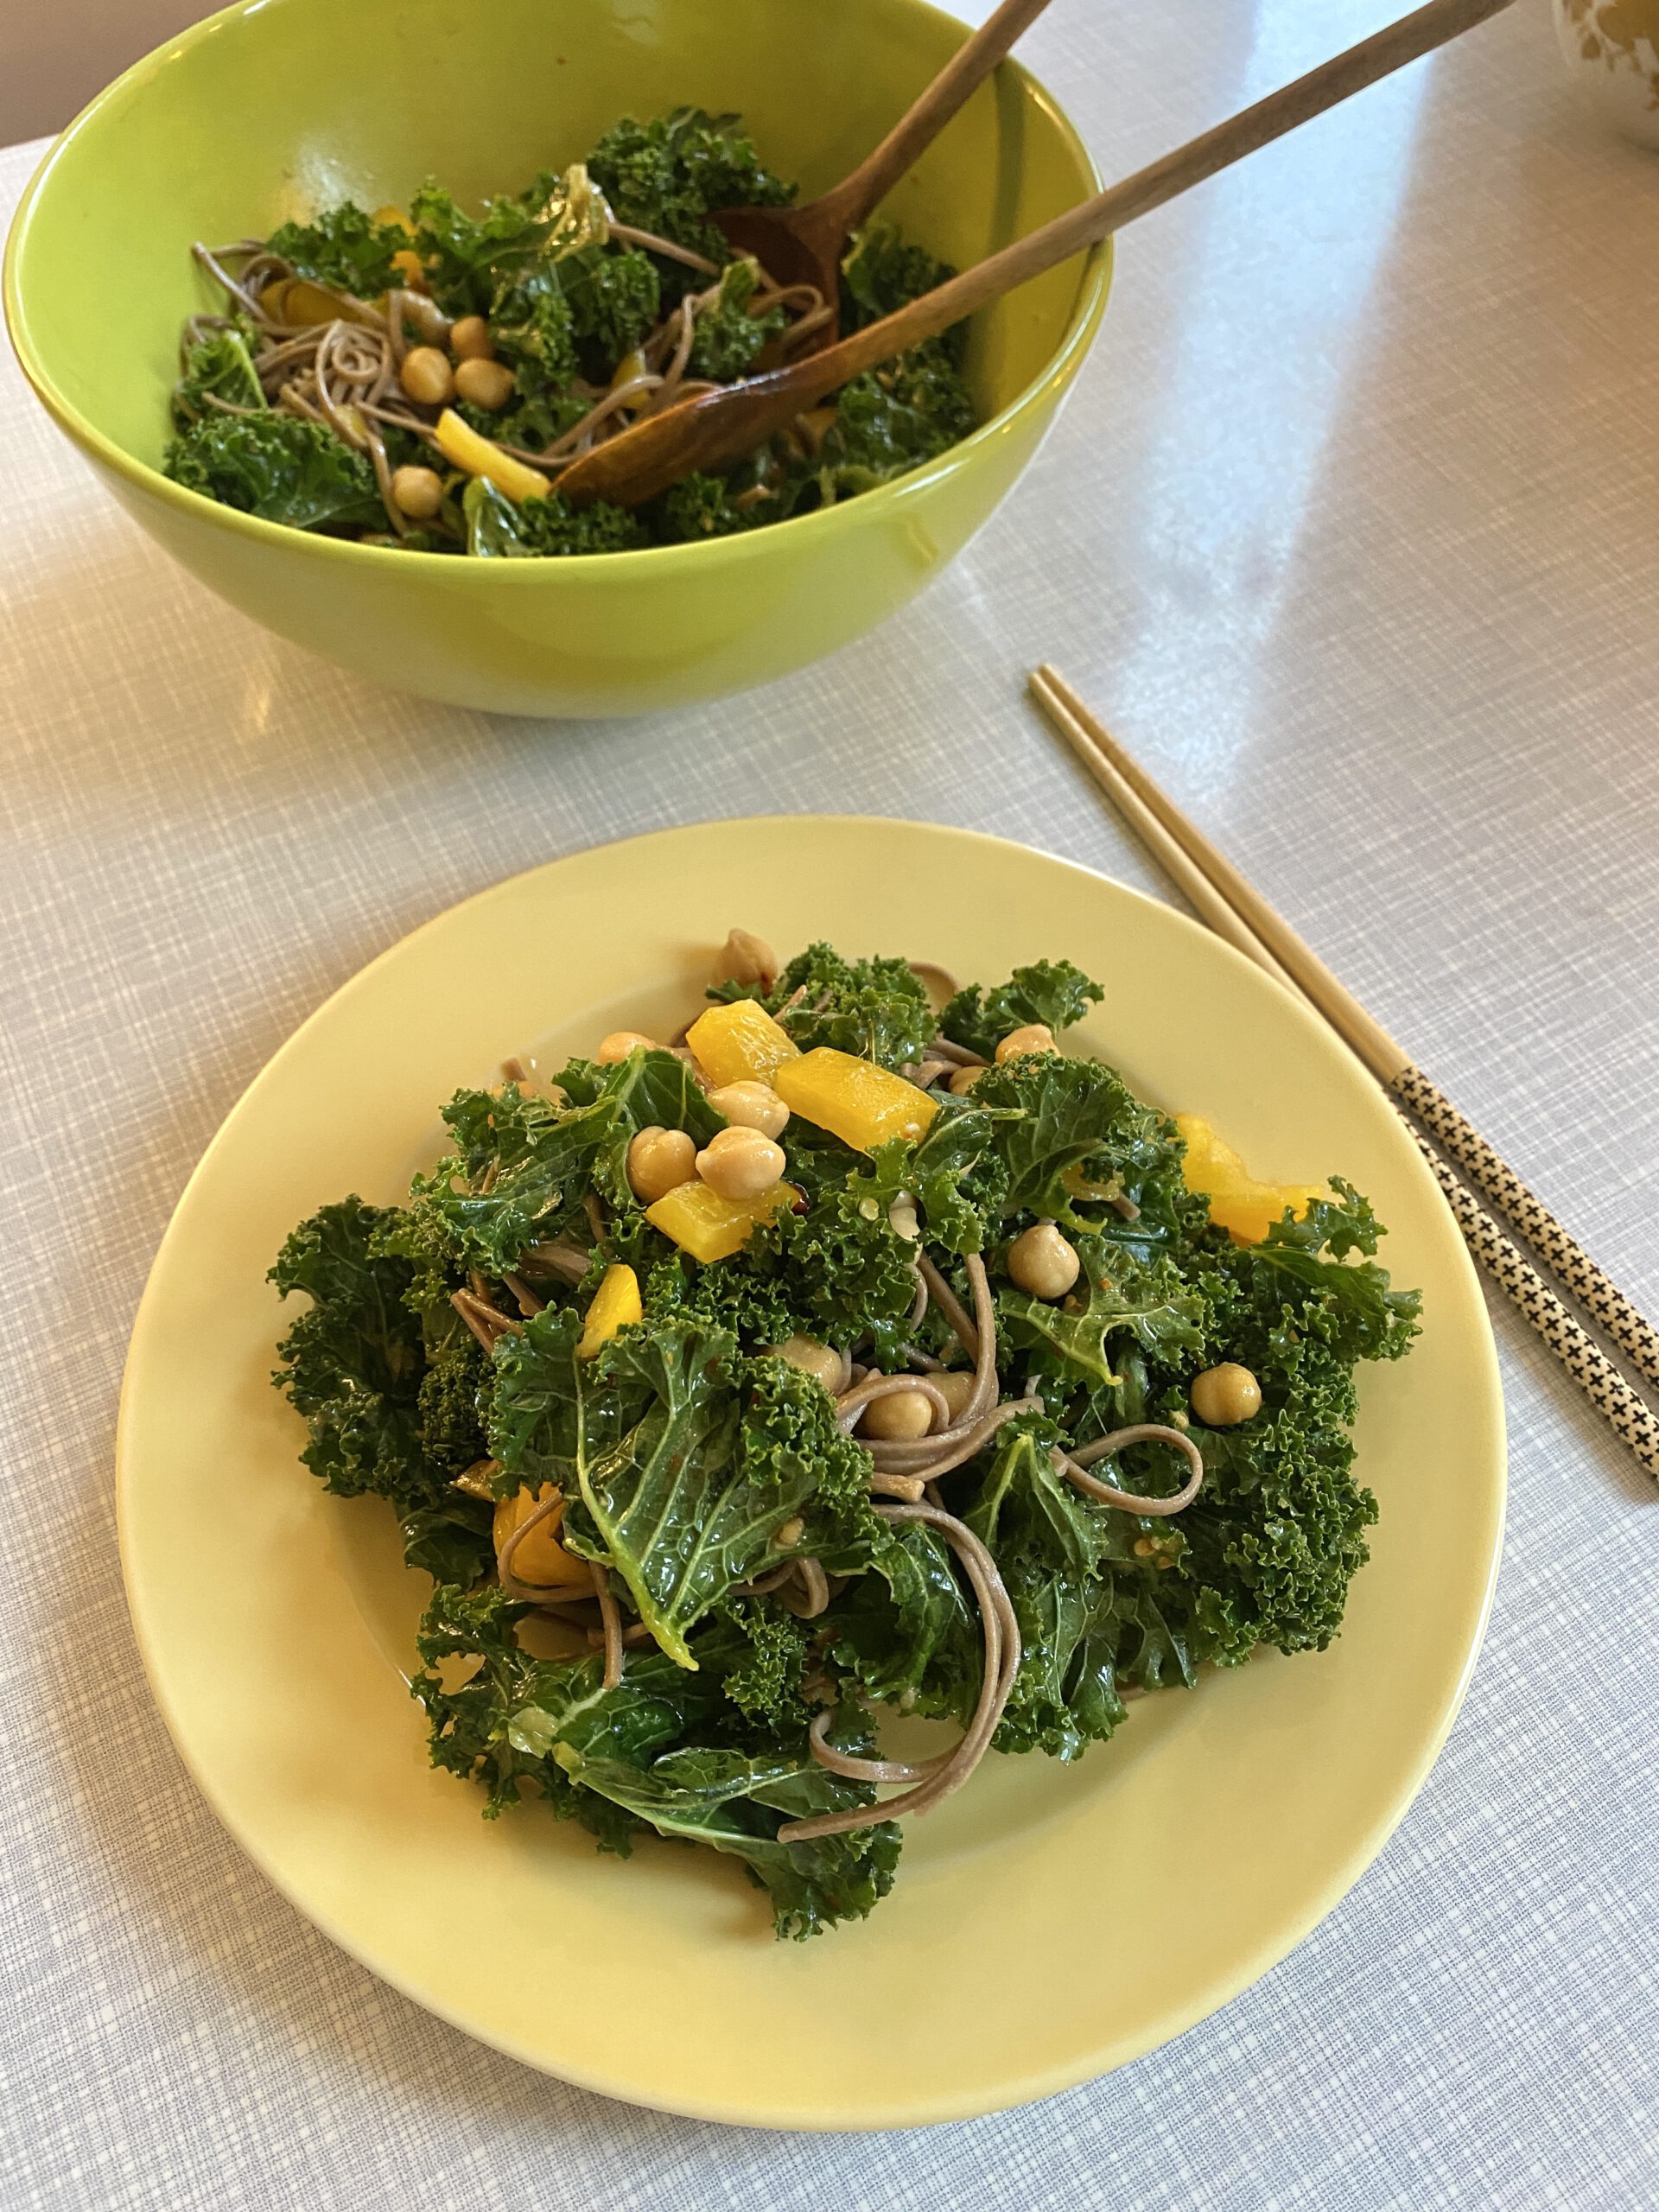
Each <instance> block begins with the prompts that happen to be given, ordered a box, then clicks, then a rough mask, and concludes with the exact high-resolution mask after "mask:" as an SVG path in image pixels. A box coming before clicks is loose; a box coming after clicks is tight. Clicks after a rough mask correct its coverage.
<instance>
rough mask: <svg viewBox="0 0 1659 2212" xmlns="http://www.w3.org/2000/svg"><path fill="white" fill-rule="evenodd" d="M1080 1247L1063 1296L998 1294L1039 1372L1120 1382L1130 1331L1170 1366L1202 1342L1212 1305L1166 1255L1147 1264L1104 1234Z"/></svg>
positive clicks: (1070, 1379) (1012, 1330) (1002, 1314)
mask: <svg viewBox="0 0 1659 2212" xmlns="http://www.w3.org/2000/svg"><path fill="white" fill-rule="evenodd" d="M1077 1254H1078V1257H1079V1258H1080V1259H1081V1261H1082V1262H1083V1268H1082V1272H1081V1274H1080V1275H1079V1277H1078V1280H1077V1287H1076V1289H1075V1290H1074V1291H1073V1292H1072V1294H1071V1296H1070V1297H1068V1298H1067V1299H1065V1300H1064V1301H1063V1302H1061V1303H1058V1304H1056V1303H1054V1302H1052V1300H1047V1299H1042V1298H1033V1297H1032V1296H1030V1295H1029V1294H1028V1293H1027V1292H1025V1291H1022V1290H1002V1291H999V1292H998V1294H997V1301H996V1304H997V1314H998V1318H999V1319H1000V1321H1001V1325H1002V1327H1003V1328H1004V1329H1005V1330H1006V1331H1007V1338H1008V1341H1009V1343H1010V1344H1013V1345H1014V1346H1017V1347H1018V1348H1020V1350H1021V1351H1025V1352H1027V1354H1028V1355H1029V1356H1030V1357H1029V1362H1028V1363H1029V1367H1030V1370H1031V1371H1032V1372H1033V1374H1036V1375H1044V1376H1046V1375H1055V1376H1059V1377H1060V1379H1061V1380H1062V1381H1064V1382H1066V1383H1071V1384H1073V1385H1075V1384H1077V1383H1083V1384H1084V1385H1085V1386H1086V1387H1087V1388H1089V1389H1097V1388H1098V1387H1099V1386H1100V1385H1102V1384H1107V1385H1109V1386H1110V1387H1112V1388H1113V1389H1116V1388H1118V1387H1119V1386H1120V1385H1121V1383H1122V1375H1121V1373H1120V1367H1121V1353H1122V1349H1123V1339H1125V1338H1127V1339H1128V1341H1129V1342H1130V1343H1133V1344H1138V1345H1139V1346H1140V1347H1141V1350H1142V1351H1144V1352H1146V1353H1147V1355H1148V1357H1154V1358H1156V1359H1159V1360H1160V1361H1162V1362H1163V1363H1165V1364H1166V1366H1171V1367H1179V1365H1180V1363H1181V1359H1182V1356H1183V1355H1184V1354H1185V1353H1188V1352H1195V1351H1199V1350H1200V1349H1201V1348H1202V1346H1203V1344H1204V1341H1205V1325H1206V1323H1207V1322H1208V1319H1209V1313H1208V1309H1207V1307H1206V1306H1205V1300H1204V1298H1203V1296H1202V1295H1201V1294H1200V1293H1198V1291H1196V1290H1194V1289H1193V1288H1192V1286H1191V1285H1190V1284H1189V1283H1188V1282H1187V1281H1186V1279H1185V1276H1184V1275H1183V1274H1182V1273H1181V1271H1180V1269H1179V1268H1178V1267H1176V1266H1175V1265H1174V1264H1173V1262H1171V1261H1169V1260H1167V1259H1160V1260H1157V1261H1154V1262H1152V1263H1151V1264H1150V1265H1149V1266H1143V1265H1141V1263H1140V1262H1137V1261H1136V1260H1135V1258H1134V1256H1133V1255H1130V1254H1128V1253H1124V1252H1121V1251H1118V1250H1116V1249H1113V1248H1111V1247H1109V1246H1107V1245H1104V1244H1103V1243H1101V1242H1100V1240H1099V1239H1098V1238H1097V1237H1080V1238H1079V1239H1078V1240H1077ZM1114 1338H1116V1339H1117V1342H1116V1344H1114V1342H1113V1339H1114ZM1175 1487H1176V1488H1177V1489H1179V1487H1180V1485H1179V1484H1176V1485H1175Z"/></svg>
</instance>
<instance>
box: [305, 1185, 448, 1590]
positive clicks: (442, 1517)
mask: <svg viewBox="0 0 1659 2212" xmlns="http://www.w3.org/2000/svg"><path fill="white" fill-rule="evenodd" d="M396 1211H397V1210H396V1209H394V1208H384V1207H378V1206H366V1205H364V1204H363V1203H362V1201H361V1200H360V1199H359V1198H346V1199H342V1200H341V1201H340V1203H339V1204H338V1205H331V1206H325V1207H323V1209H322V1210H321V1212H320V1213H318V1214H315V1215H314V1216H313V1217H312V1218H311V1219H310V1220H309V1221H307V1222H302V1224H301V1225H300V1227H299V1228H298V1229H296V1230H295V1231H294V1233H293V1235H292V1236H289V1239H288V1241H287V1243H285V1244H284V1245H283V1249H282V1251H281V1253H280V1254H279V1255H278V1257H277V1263H276V1265H275V1267H273V1268H272V1269H271V1271H270V1281H272V1282H274V1283H275V1284H276V1286H277V1289H278V1290H279V1291H280V1292H281V1293H282V1294H283V1297H285V1298H286V1297H288V1296H289V1294H291V1293H293V1292H295V1291H296V1290H297V1291H304V1292H305V1293H306V1294H308V1297H309V1298H310V1300H311V1306H310V1308H309V1310H308V1312H306V1313H302V1314H301V1315H300V1316H299V1318H298V1319H297V1320H296V1321H295V1323H294V1324H293V1325H292V1327H291V1328H290V1329H289V1332H288V1334H287V1336H286V1337H284V1338H283V1342H282V1344H281V1345H280V1346H279V1347H278V1353H277V1356H278V1358H279V1359H280V1361H281V1365H280V1367H279V1368H278V1369H277V1375H276V1377H275V1380H276V1381H277V1384H278V1387H279V1388H280V1389H283V1391H284V1392H285V1393H286V1394H287V1396H288V1397H289V1401H290V1402H291V1403H292V1404H293V1406H294V1408H295V1409H296V1411H297V1412H298V1413H300V1414H303V1415H304V1416H305V1419H306V1421H307V1424H308V1427H309V1429H310V1437H309V1440H308V1442H307V1445H306V1447H305V1450H304V1451H303V1452H302V1453H301V1455H300V1456H301V1458H302V1460H303V1461H304V1464H305V1465H307V1466H308V1467H309V1469H310V1470H311V1471H312V1473H313V1474H314V1475H315V1476H316V1477H317V1478H318V1479H319V1480H320V1481H321V1483H322V1484H324V1486H325V1487H326V1488H327V1489H328V1490H331V1491H334V1492H335V1493H336V1495H338V1496H340V1497H359V1496H362V1495H364V1494H365V1493H367V1494H371V1495H372V1496H375V1497H384V1498H385V1499H386V1500H387V1501H388V1502H389V1503H391V1506H392V1507H393V1509H394V1510H395V1511H396V1512H397V1515H398V1517H399V1519H400V1521H401V1522H402V1523H403V1529H404V1547H405V1555H406V1557H407V1558H408V1560H409V1562H410V1565H411V1566H414V1567H426V1568H427V1569H428V1570H429V1572H435V1571H437V1570H439V1569H442V1571H443V1572H444V1573H445V1575H446V1576H447V1578H448V1579H450V1580H475V1579H476V1577H477V1576H478V1575H479V1574H480V1573H482V1571H483V1567H484V1562H485V1560H486V1555H487V1553H488V1549H489V1542H488V1534H489V1513H488V1509H487V1508H486V1507H484V1506H481V1505H480V1504H479V1503H478V1502H476V1501H474V1500H472V1499H468V1498H465V1497H461V1494H460V1493H459V1492H457V1491H455V1490H454V1487H453V1484H454V1478H455V1475H456V1473H457V1472H458V1471H460V1469H461V1467H463V1466H465V1465H469V1464H470V1462H471V1461H472V1459H475V1458H476V1457H478V1456H479V1454H478V1449H477V1447H478V1446H479V1444H480V1441H481V1438H480V1432H479V1428H478V1421H477V1389H478V1384H479V1383H480V1379H481V1375H480V1368H479V1366H478V1364H477V1363H476V1362H474V1361H473V1360H471V1359H469V1358H468V1357H467V1356H466V1355H465V1354H464V1353H461V1352H460V1351H458V1350H457V1349H456V1348H455V1347H454V1346H453V1345H452V1344H448V1343H445V1344H442V1345H441V1346H440V1347H439V1349H438V1351H437V1354H436V1357H435V1358H434V1359H433V1360H431V1361H430V1362H429V1357H428V1352H427V1348H426V1344H425V1340H424V1332H423V1326H422V1323H421V1321H420V1319H418V1317H417V1316H416V1313H413V1312H412V1311H411V1309H410V1303H409V1299H408V1293H409V1290H410V1285H411V1282H412V1281H413V1274H414V1271H413V1269H412V1268H411V1267H410V1264H409V1263H408V1262H407V1261H405V1260H403V1259H400V1258H398V1257H396V1256H394V1255H388V1254H385V1253H383V1252H382V1251H381V1250H380V1249H378V1246H379V1243H380V1240H381V1238H382V1237H383V1236H385V1233H386V1232H387V1230H389V1229H390V1227H391V1224H392V1223H393V1222H394V1220H395V1218H396ZM469 1394H470V1398H471V1403H470V1406H469V1404H468V1402H467V1401H468V1397H469Z"/></svg>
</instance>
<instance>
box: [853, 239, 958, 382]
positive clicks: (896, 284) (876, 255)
mask: <svg viewBox="0 0 1659 2212" xmlns="http://www.w3.org/2000/svg"><path fill="white" fill-rule="evenodd" d="M956 273H957V272H956V270H954V269H953V268H952V267H951V265H950V263H949V262H948V261H937V260H935V258H934V257H933V256H932V255H931V253H929V252H928V251H927V250H926V248H925V247H924V246H919V245H906V244H905V242H904V240H903V239H902V238H900V237H899V233H898V232H897V231H896V230H894V229H893V227H892V226H891V225H889V224H885V223H872V224H870V225H869V226H868V227H867V228H866V229H864V230H862V231H861V232H859V234H858V236H857V237H856V238H855V239H854V240H853V243H852V245H851V246H850V248H849V251H848V252H847V253H846V255H845V256H844V257H843V258H842V264H841V285H842V321H843V322H844V324H845V325H846V327H847V328H848V329H849V330H861V329H863V327H864V326H865V325H866V324H867V323H871V322H880V320H881V318H882V317H883V316H884V315H894V314H896V313H897V312H898V310H899V308H903V307H908V306H909V304H910V302H912V300H918V299H920V297H921V296H922V294H923V293H924V292H933V291H937V290H938V288H939V286H940V285H941V284H944V283H949V282H950V278H951V277H954V276H955V275H956ZM965 336H966V328H965V326H964V325H963V324H961V323H958V324H957V326H956V327H955V328H954V329H953V330H951V331H950V332H948V333H947V334H946V337H947V340H948V341H949V343H950V345H951V346H953V347H954V348H956V349H957V353H956V358H957V359H960V350H959V349H960V347H961V345H962V343H963V339H964V338H965Z"/></svg>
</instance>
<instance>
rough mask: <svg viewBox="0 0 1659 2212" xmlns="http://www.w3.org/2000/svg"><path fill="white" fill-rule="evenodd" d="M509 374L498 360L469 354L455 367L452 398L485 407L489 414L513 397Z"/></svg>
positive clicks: (510, 372) (509, 371)
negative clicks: (489, 359) (487, 359)
mask: <svg viewBox="0 0 1659 2212" xmlns="http://www.w3.org/2000/svg"><path fill="white" fill-rule="evenodd" d="M512 384H513V378H512V370H511V369H508V368H504V367H503V366H502V365H501V363H500V362H499V361H486V360H484V359H481V358H480V356H479V355H477V354H475V353H474V354H470V355H469V356H468V357H467V359H465V360H464V361H459V362H457V363H456V365H455V397H456V398H457V399H464V400H466V402H467V404H468V405H469V406H472V407H484V408H487V409H488V410H489V411H490V413H491V414H492V415H493V414H494V413H495V412H496V411H497V410H498V409H499V408H503V407H505V405H506V404H507V402H508V401H509V400H510V399H511V398H512Z"/></svg>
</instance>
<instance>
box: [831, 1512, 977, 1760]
mask: <svg viewBox="0 0 1659 2212" xmlns="http://www.w3.org/2000/svg"><path fill="white" fill-rule="evenodd" d="M882 1531H883V1534H882V1540H881V1541H878V1542H876V1543H875V1544H874V1545H873V1546H872V1547H871V1548H869V1549H868V1552H867V1553H863V1554H861V1555H860V1556H859V1558H858V1559H857V1560H854V1561H849V1560H843V1559H842V1558H840V1557H838V1556H837V1555H836V1554H834V1553H830V1554H827V1555H826V1556H825V1557H824V1560H823V1564H824V1566H825V1567H827V1568H828V1569H829V1572H830V1573H843V1572H847V1571H849V1569H850V1568H852V1567H856V1568H858V1569H859V1570H861V1571H859V1572H857V1573H856V1575H855V1580H853V1581H851V1582H850V1583H849V1585H848V1586H847V1588H846V1589H845V1590H844V1591H843V1592H842V1594H841V1596H840V1597H838V1598H837V1599H836V1601H835V1603H834V1605H831V1606H830V1608H829V1611H828V1612H826V1613H825V1614H824V1616H823V1622H822V1624H821V1625H822V1627H823V1630H824V1632H825V1634H826V1635H827V1636H828V1637H829V1657H830V1660H831V1662H832V1663H833V1664H834V1666H835V1667H836V1669H837V1670H838V1671H839V1672H840V1674H841V1675H842V1676H843V1677H845V1678H847V1679H848V1680H849V1681H851V1682H853V1683H855V1685H856V1686H857V1688H858V1689H859V1691H860V1692H861V1694H863V1695H864V1696H866V1697H871V1698H875V1699H879V1700H882V1701H884V1702H886V1703H889V1704H893V1705H895V1706H897V1707H899V1710H901V1711H902V1712H906V1713H919V1714H921V1715H922V1716H924V1717H925V1718H927V1719H966V1718H967V1716H968V1714H969V1712H970V1711H971V1710H972V1707H973V1704H974V1700H975V1699H976V1697H977V1696H978V1694H979V1684H980V1674H981V1666H982V1650H983V1647H982V1637H981V1630H980V1626H979V1622H978V1619H977V1618H976V1614H975V1613H974V1611H972V1609H971V1601H970V1600H969V1598H968V1596H967V1595H966V1594H965V1592H963V1587H962V1585H961V1583H960V1582H959V1581H958V1580H957V1573H956V1570H955V1567H953V1565H952V1563H951V1558H950V1548H949V1547H948V1546H947V1545H946V1543H945V1541H944V1538H943V1537H942V1536H941V1535H939V1532H938V1529H930V1528H928V1527H926V1526H925V1525H924V1524H922V1523H919V1522H907V1523H906V1522H901V1523H899V1524H898V1525H896V1526H895V1525H893V1524H891V1523H883V1524H882Z"/></svg>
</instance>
